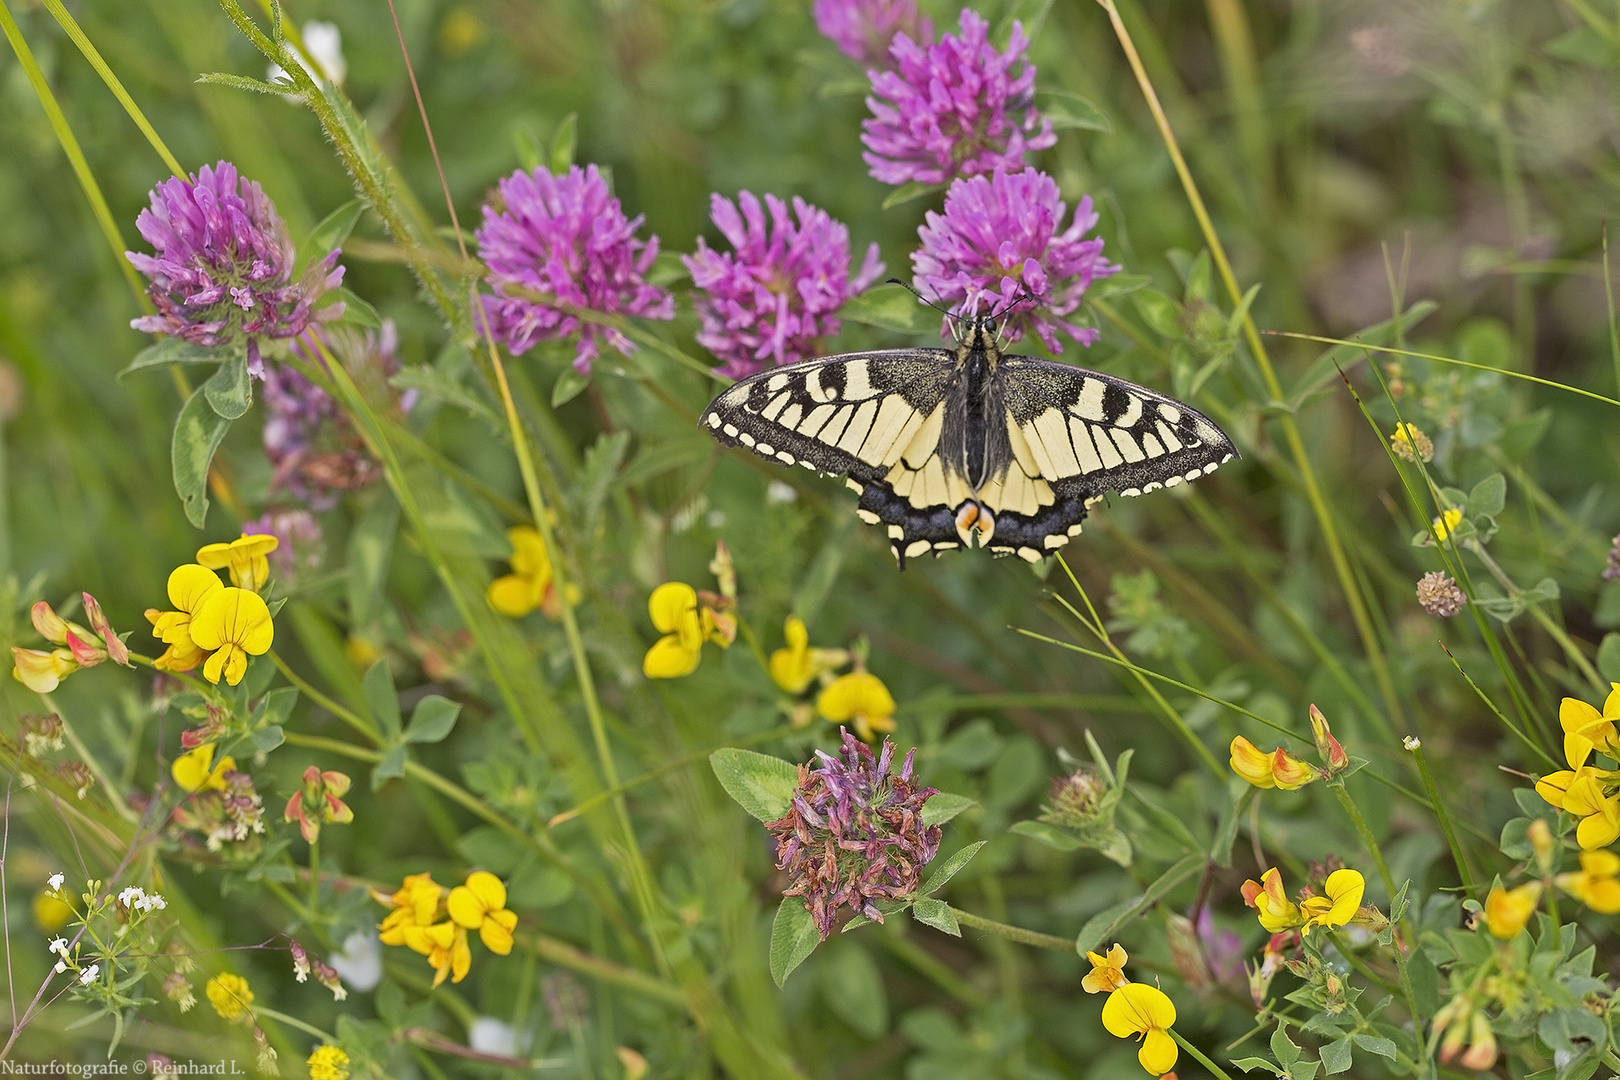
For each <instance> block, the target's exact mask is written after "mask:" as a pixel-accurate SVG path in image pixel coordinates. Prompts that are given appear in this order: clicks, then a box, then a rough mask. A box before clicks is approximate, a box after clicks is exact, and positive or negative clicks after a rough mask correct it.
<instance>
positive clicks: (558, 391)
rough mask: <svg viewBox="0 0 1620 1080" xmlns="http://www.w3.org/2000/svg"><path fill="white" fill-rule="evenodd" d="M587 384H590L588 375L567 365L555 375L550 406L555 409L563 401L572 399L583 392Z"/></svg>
mask: <svg viewBox="0 0 1620 1080" xmlns="http://www.w3.org/2000/svg"><path fill="white" fill-rule="evenodd" d="M589 385H591V377H590V376H589V375H581V374H580V373H579V372H578V371H576V370H575V369H574V366H573V365H572V364H570V365H568V366H567V367H565V368H563V369H562V374H561V375H558V376H557V381H556V382H555V383H554V384H553V385H552V387H551V407H552V408H553V409H555V408H556V407H557V406H559V405H561V404H563V403H564V402H569V401H573V400H574V399H575V398H577V397H579V395H580V394H582V393H584V392H585V388H586V387H587V386H589Z"/></svg>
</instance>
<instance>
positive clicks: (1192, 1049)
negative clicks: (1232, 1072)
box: [1170, 1028, 1232, 1080]
mask: <svg viewBox="0 0 1620 1080" xmlns="http://www.w3.org/2000/svg"><path fill="white" fill-rule="evenodd" d="M1170 1037H1171V1038H1172V1039H1174V1040H1176V1042H1177V1043H1178V1044H1180V1046H1181V1048H1182V1049H1183V1050H1185V1051H1187V1053H1189V1054H1191V1055H1192V1057H1193V1060H1194V1061H1196V1062H1198V1064H1200V1065H1202V1066H1203V1067H1204V1068H1206V1069H1208V1070H1209V1071H1210V1075H1212V1076H1215V1077H1217V1078H1219V1080H1232V1077H1231V1076H1229V1075H1228V1074H1227V1072H1226V1070H1225V1069H1223V1068H1221V1067H1220V1066H1219V1065H1217V1064H1215V1063H1214V1062H1213V1061H1211V1060H1209V1058H1207V1057H1205V1056H1204V1052H1203V1051H1202V1050H1200V1049H1198V1047H1196V1046H1194V1045H1193V1044H1192V1043H1190V1042H1188V1041H1187V1040H1186V1039H1184V1038H1182V1037H1181V1032H1179V1031H1177V1030H1176V1029H1175V1028H1171V1029H1170Z"/></svg>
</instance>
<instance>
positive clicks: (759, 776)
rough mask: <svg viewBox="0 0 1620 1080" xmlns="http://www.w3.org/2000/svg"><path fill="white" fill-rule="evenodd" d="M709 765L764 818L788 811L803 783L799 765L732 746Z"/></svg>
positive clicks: (714, 755)
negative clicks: (800, 781) (800, 777)
mask: <svg viewBox="0 0 1620 1080" xmlns="http://www.w3.org/2000/svg"><path fill="white" fill-rule="evenodd" d="M709 767H710V768H711V769H713V770H714V775H715V777H716V778H717V779H719V781H720V786H721V787H723V788H725V789H726V794H727V795H730V796H731V797H732V798H733V799H735V800H736V801H737V805H738V806H740V807H742V808H743V809H744V810H746V811H748V812H749V813H750V814H751V815H753V816H754V817H756V818H758V819H759V820H760V821H775V820H776V819H777V818H779V817H781V816H782V815H783V814H785V813H787V811H788V806H789V804H791V803H792V801H793V789H794V788H795V787H797V786H798V783H799V767H798V766H797V765H794V764H793V763H792V762H789V761H783V760H782V759H781V758H776V757H771V756H770V755H769V754H761V753H757V752H756V751H753V750H740V749H737V748H736V747H730V746H728V747H724V748H722V749H720V750H716V751H715V752H714V753H712V754H710V755H709ZM806 917H807V918H808V916H806ZM805 955H807V956H808V955H809V954H808V953H806V954H805ZM800 959H803V957H800ZM777 982H778V983H780V982H781V980H780V979H778V980H777Z"/></svg>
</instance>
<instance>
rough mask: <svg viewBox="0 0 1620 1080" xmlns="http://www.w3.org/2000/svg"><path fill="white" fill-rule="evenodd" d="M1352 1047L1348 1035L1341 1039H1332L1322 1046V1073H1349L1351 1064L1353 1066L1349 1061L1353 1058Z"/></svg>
mask: <svg viewBox="0 0 1620 1080" xmlns="http://www.w3.org/2000/svg"><path fill="white" fill-rule="evenodd" d="M1353 1045H1354V1044H1353V1043H1352V1042H1351V1041H1350V1036H1348V1035H1346V1036H1344V1037H1343V1038H1342V1039H1334V1040H1333V1041H1332V1042H1330V1043H1327V1044H1326V1045H1324V1046H1323V1047H1322V1071H1323V1072H1325V1073H1327V1074H1329V1075H1332V1074H1333V1073H1342V1072H1347V1071H1349V1069H1350V1066H1351V1064H1353V1062H1352V1060H1351V1059H1352V1057H1353V1053H1352V1047H1353Z"/></svg>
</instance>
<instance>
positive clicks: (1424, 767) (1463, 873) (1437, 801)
mask: <svg viewBox="0 0 1620 1080" xmlns="http://www.w3.org/2000/svg"><path fill="white" fill-rule="evenodd" d="M1406 748H1407V749H1408V750H1410V751H1412V756H1413V757H1414V758H1416V759H1417V766H1418V773H1419V775H1421V776H1422V777H1423V787H1424V790H1426V791H1427V792H1428V793H1429V802H1430V804H1431V805H1433V807H1434V813H1435V816H1436V817H1438V818H1439V819H1440V831H1441V832H1443V833H1445V834H1446V844H1447V845H1448V846H1449V847H1450V848H1451V859H1452V861H1453V862H1455V863H1456V864H1457V874H1458V875H1459V876H1460V877H1461V878H1462V884H1463V888H1465V889H1467V890H1468V892H1469V893H1470V894H1471V895H1474V896H1478V895H1479V875H1478V874H1476V873H1475V872H1474V869H1473V867H1472V866H1470V865H1469V863H1468V854H1467V853H1466V852H1465V851H1464V850H1463V847H1462V844H1461V843H1460V842H1459V841H1458V839H1457V831H1456V830H1455V829H1454V828H1452V825H1451V815H1450V814H1449V813H1447V812H1446V804H1445V802H1444V801H1443V800H1442V799H1441V798H1440V789H1439V788H1438V787H1436V786H1435V783H1434V776H1433V775H1432V774H1431V773H1430V772H1429V759H1428V758H1427V756H1425V755H1424V753H1423V743H1422V742H1420V741H1419V740H1417V739H1409V740H1407V743H1406Z"/></svg>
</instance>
